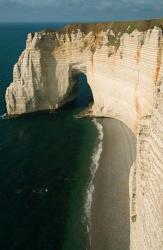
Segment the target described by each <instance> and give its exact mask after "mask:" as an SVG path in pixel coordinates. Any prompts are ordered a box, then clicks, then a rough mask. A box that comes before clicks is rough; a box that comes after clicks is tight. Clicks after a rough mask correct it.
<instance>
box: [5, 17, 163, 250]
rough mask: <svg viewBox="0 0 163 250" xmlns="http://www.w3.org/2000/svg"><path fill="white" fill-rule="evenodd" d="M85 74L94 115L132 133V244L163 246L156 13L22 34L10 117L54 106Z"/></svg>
mask: <svg viewBox="0 0 163 250" xmlns="http://www.w3.org/2000/svg"><path fill="white" fill-rule="evenodd" d="M81 73H84V74H85V75H86V77H87V80H88V83H89V85H90V88H91V90H92V93H93V99H94V104H93V106H92V110H91V113H92V115H94V116H102V117H113V118H116V119H119V120H121V121H123V122H124V123H125V124H127V125H128V126H129V127H130V128H131V129H132V130H133V131H134V132H135V134H136V135H137V160H136V162H135V163H134V165H133V167H132V169H131V173H130V181H129V183H130V217H131V247H130V249H132V250H161V249H163V195H162V193H163V184H162V183H163V136H162V132H163V129H162V128H163V19H158V20H146V21H135V22H114V23H99V24H81V25H80V24H78V25H76V24H74V25H67V26H65V27H64V28H63V29H61V30H59V31H53V30H45V31H41V32H36V33H31V34H29V35H28V38H27V44H26V49H25V50H24V52H23V53H22V55H21V56H20V58H19V60H18V62H17V63H16V65H15V66H14V72H13V82H12V83H11V85H10V86H9V87H8V88H7V91H6V103H7V113H8V115H9V116H12V115H19V114H24V113H29V112H35V111H39V110H49V109H52V110H55V109H58V108H59V107H61V106H62V105H64V104H65V103H67V102H69V101H71V100H72V99H74V97H75V95H76V88H75V86H76V81H77V78H78V76H79V75H80V74H81Z"/></svg>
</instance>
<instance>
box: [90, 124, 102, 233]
mask: <svg viewBox="0 0 163 250" xmlns="http://www.w3.org/2000/svg"><path fill="white" fill-rule="evenodd" d="M93 122H94V124H95V126H96V128H97V129H98V144H97V146H96V148H95V150H94V152H93V154H92V157H91V158H92V164H91V180H90V183H89V186H88V189H87V197H86V203H85V212H86V217H87V220H88V222H90V215H91V204H92V195H93V191H94V183H93V180H94V177H95V174H96V171H97V169H98V166H99V160H100V156H101V153H102V149H103V136H104V134H103V126H102V125H101V124H100V123H99V122H98V121H97V119H93ZM87 231H88V232H89V226H88V227H87Z"/></svg>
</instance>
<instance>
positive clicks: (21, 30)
mask: <svg viewBox="0 0 163 250" xmlns="http://www.w3.org/2000/svg"><path fill="white" fill-rule="evenodd" d="M61 26H63V24H3V25H2V24H0V114H3V113H4V112H6V109H5V100H4V95H5V90H6V87H7V86H8V85H9V83H10V82H11V81H12V68H13V65H14V63H15V62H16V61H17V59H18V56H19V55H20V53H21V51H22V50H23V49H24V47H25V40H26V35H27V33H28V32H31V31H38V30H41V29H43V28H47V27H49V28H53V27H54V28H58V27H61ZM85 93H86V94H85ZM83 94H84V96H83ZM91 98H92V97H91V92H90V89H89V87H88V85H87V82H86V79H85V77H84V76H83V75H82V76H81V77H80V79H79V82H78V97H77V99H76V100H75V101H74V102H73V103H71V104H70V105H68V106H66V107H65V108H63V109H62V110H60V111H59V112H58V113H49V114H48V113H46V114H37V115H36V114H35V115H28V116H25V117H20V118H16V119H9V120H8V119H0V249H3V250H19V249H21V250H22V249H23V250H37V249H39V250H52V249H53V250H61V249H63V250H85V249H89V241H88V232H87V227H86V226H87V220H86V216H85V209H84V205H85V202H86V190H87V187H88V185H89V181H90V175H91V170H90V166H91V155H92V153H93V151H94V150H95V147H96V145H97V143H98V139H97V137H98V132H97V129H96V127H95V125H94V123H93V122H92V121H91V120H90V119H80V120H79V119H78V120H77V119H75V116H74V115H75V114H77V113H78V112H79V111H80V110H82V109H83V107H84V106H86V105H87V104H88V102H89V101H90V99H91Z"/></svg>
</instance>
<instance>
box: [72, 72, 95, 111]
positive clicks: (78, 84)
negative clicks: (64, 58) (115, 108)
mask: <svg viewBox="0 0 163 250" xmlns="http://www.w3.org/2000/svg"><path fill="white" fill-rule="evenodd" d="M73 80H74V81H75V85H74V88H75V99H74V102H73V103H74V105H75V106H76V107H78V108H85V107H87V106H89V105H91V104H92V103H93V94H92V90H91V88H90V86H89V84H88V81H87V77H86V75H85V74H84V73H82V72H80V73H78V74H75V75H74V79H73Z"/></svg>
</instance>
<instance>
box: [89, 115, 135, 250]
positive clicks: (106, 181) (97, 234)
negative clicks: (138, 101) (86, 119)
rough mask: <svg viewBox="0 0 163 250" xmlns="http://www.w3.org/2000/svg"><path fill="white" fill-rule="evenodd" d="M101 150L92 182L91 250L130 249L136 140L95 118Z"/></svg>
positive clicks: (124, 128)
mask: <svg viewBox="0 0 163 250" xmlns="http://www.w3.org/2000/svg"><path fill="white" fill-rule="evenodd" d="M97 122H98V123H100V124H101V125H102V126H103V142H102V144H103V148H102V153H101V154H100V159H99V161H98V163H99V164H98V168H97V169H96V171H95V176H94V178H93V183H92V184H93V191H92V202H91V209H90V213H91V214H90V238H91V247H90V249H91V250H127V249H129V245H130V222H129V172H130V167H131V166H132V163H133V161H134V159H135V157H136V138H135V136H134V135H133V133H132V131H131V130H130V129H129V128H128V127H127V126H126V125H124V124H123V123H122V122H121V121H118V120H115V119H112V118H98V119H97Z"/></svg>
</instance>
